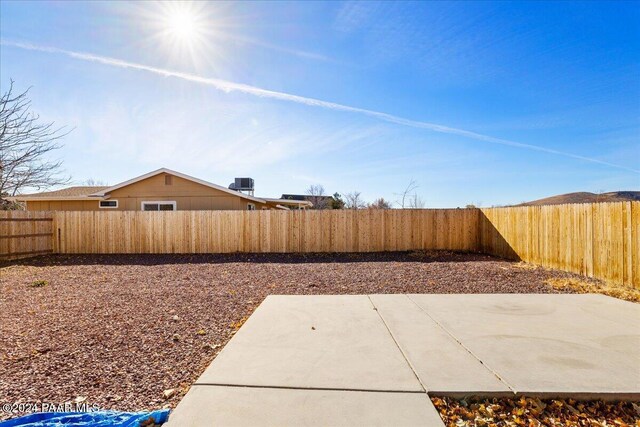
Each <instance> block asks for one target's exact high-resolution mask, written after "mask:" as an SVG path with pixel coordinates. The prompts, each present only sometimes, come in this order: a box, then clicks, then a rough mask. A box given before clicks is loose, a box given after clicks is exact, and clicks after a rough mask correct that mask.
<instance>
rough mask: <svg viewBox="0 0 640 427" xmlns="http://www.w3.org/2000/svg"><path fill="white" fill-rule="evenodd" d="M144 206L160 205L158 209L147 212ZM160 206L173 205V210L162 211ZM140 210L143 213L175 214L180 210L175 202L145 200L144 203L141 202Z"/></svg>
mask: <svg viewBox="0 0 640 427" xmlns="http://www.w3.org/2000/svg"><path fill="white" fill-rule="evenodd" d="M144 205H158V209H157V210H153V211H151V210H145V209H144ZM160 205H172V206H173V209H172V210H170V211H167V210H161V209H160ZM140 210H141V211H143V212H175V211H177V210H178V204H177V203H176V202H175V200H145V201H143V202H140Z"/></svg>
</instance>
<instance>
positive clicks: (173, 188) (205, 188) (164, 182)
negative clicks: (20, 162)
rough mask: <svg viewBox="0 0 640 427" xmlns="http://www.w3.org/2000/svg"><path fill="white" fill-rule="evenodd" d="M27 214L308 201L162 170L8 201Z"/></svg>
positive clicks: (297, 205)
mask: <svg viewBox="0 0 640 427" xmlns="http://www.w3.org/2000/svg"><path fill="white" fill-rule="evenodd" d="M10 199H12V200H14V201H17V202H21V203H26V209H27V210H29V211H49V210H51V211H98V210H101V211H102V210H104V211H109V210H121V211H175V210H181V211H182V210H255V209H285V210H286V209H305V208H308V207H311V206H312V204H311V203H310V202H308V201H301V200H281V199H268V198H264V197H255V196H252V195H248V194H245V193H242V192H240V191H236V190H231V189H229V188H226V187H223V186H220V185H216V184H212V183H210V182H207V181H203V180H201V179H198V178H194V177H191V176H189V175H185V174H183V173H180V172H175V171H172V170H170V169H166V168H162V169H158V170H156V171H153V172H149V173H148V174H145V175H142V176H139V177H137V178H133V179H130V180H129V181H125V182H122V183H120V184H117V185H113V186H103V187H95V186H91V187H87V186H83V187H69V188H65V189H62V190H57V191H48V192H45V193H36V194H24V195H21V196H16V197H12V198H10Z"/></svg>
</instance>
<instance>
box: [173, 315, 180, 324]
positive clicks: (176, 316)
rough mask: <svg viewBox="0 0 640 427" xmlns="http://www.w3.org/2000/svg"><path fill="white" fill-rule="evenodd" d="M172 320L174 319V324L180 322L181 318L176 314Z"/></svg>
mask: <svg viewBox="0 0 640 427" xmlns="http://www.w3.org/2000/svg"><path fill="white" fill-rule="evenodd" d="M172 319H173V321H174V322H177V321H178V320H180V318H179V317H178V315H177V314H174V315H173V317H172Z"/></svg>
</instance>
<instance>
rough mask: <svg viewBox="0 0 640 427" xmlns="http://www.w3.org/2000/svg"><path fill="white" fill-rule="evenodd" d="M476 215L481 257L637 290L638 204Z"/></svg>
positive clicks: (639, 269) (534, 208)
mask: <svg viewBox="0 0 640 427" xmlns="http://www.w3.org/2000/svg"><path fill="white" fill-rule="evenodd" d="M480 211H481V213H480V223H479V229H480V232H479V235H480V244H479V247H478V249H479V250H481V251H482V252H486V253H490V254H494V255H499V256H503V257H506V258H511V259H521V260H523V261H526V262H530V263H533V264H538V265H542V266H545V267H551V268H557V269H561V270H566V271H571V272H574V273H580V274H583V275H585V276H589V277H597V278H600V279H604V280H608V281H611V282H615V283H620V284H624V285H627V286H631V287H636V288H640V262H639V257H640V202H617V203H594V204H570V205H553V206H531V207H512V208H489V209H481V210H480Z"/></svg>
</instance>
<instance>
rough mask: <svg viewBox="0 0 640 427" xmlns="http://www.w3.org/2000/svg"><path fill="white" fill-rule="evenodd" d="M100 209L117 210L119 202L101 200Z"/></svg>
mask: <svg viewBox="0 0 640 427" xmlns="http://www.w3.org/2000/svg"><path fill="white" fill-rule="evenodd" d="M100 207H101V208H111V209H115V208H117V207H118V201H117V200H100Z"/></svg>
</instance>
